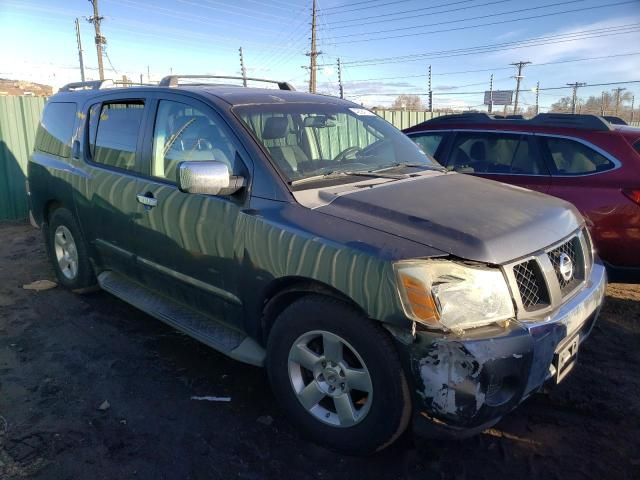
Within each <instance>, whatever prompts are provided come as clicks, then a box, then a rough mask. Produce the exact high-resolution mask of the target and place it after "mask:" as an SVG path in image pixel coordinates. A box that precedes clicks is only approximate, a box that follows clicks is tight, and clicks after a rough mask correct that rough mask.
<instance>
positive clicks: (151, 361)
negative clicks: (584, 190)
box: [0, 224, 640, 480]
mask: <svg viewBox="0 0 640 480" xmlns="http://www.w3.org/2000/svg"><path fill="white" fill-rule="evenodd" d="M53 278H54V277H53V272H52V270H51V268H50V267H49V264H48V263H47V260H46V258H45V252H44V247H43V244H42V241H41V237H40V233H39V232H38V231H37V230H34V229H32V228H31V227H29V226H27V225H22V224H21V225H16V224H3V225H0V478H1V479H12V478H23V477H28V478H35V479H56V480H65V479H96V480H97V479H109V480H111V479H125V478H140V479H154V480H156V479H205V478H206V479H218V478H220V479H234V478H238V479H249V480H254V479H255V480H258V479H270V478H279V479H281V478H295V479H300V480H304V479H319V480H326V479H333V478H352V479H359V478H372V479H396V478H402V479H405V478H406V479H432V478H433V479H455V480H461V479H472V478H492V479H494V478H508V479H510V480H513V479H524V478H537V479H555V478H557V479H562V480H571V479H582V478H597V479H603V478H606V479H632V478H634V479H637V478H640V449H639V448H638V446H639V445H640V373H639V371H640V369H639V366H640V286H630V285H611V286H610V287H609V289H608V291H607V294H608V295H607V302H606V306H605V308H604V311H603V314H602V316H601V318H600V321H599V323H598V324H597V325H596V327H595V329H594V331H593V334H592V337H591V338H590V339H589V340H588V341H587V342H585V344H583V347H584V348H583V349H582V351H581V352H580V364H579V366H578V367H577V368H576V369H575V370H574V372H573V373H572V374H571V375H570V376H569V378H567V379H566V380H565V382H564V383H563V384H561V385H560V386H559V387H557V388H556V389H555V390H553V391H552V392H551V393H550V394H548V395H546V394H545V395H542V394H539V395H536V396H534V397H532V398H531V399H529V400H528V401H526V402H525V403H524V404H523V405H521V406H520V407H519V408H518V409H517V410H516V411H514V412H513V413H511V414H510V415H508V416H507V417H506V418H505V419H504V420H503V421H502V422H500V423H499V424H498V425H497V426H496V427H495V428H494V429H492V430H490V431H487V432H485V433H483V434H481V435H479V436H477V437H474V438H471V439H468V440H464V441H426V440H423V439H420V438H417V437H414V436H413V435H411V434H407V435H405V436H404V437H403V438H402V439H401V440H400V441H399V442H398V443H397V444H396V445H394V446H393V447H391V448H390V449H388V450H386V451H384V452H382V453H381V454H378V455H375V456H372V457H369V458H352V457H345V456H340V455H337V454H335V453H332V452H330V451H327V450H325V449H323V448H321V447H317V446H315V445H314V444H312V443H310V442H308V441H306V440H305V439H303V438H301V437H300V436H299V434H298V433H297V432H296V431H295V429H293V428H292V427H291V425H290V424H289V423H288V422H287V420H286V418H285V416H284V415H283V412H281V411H280V410H279V408H278V405H277V404H276V403H275V401H274V399H273V397H272V394H271V392H270V390H269V386H268V383H267V379H266V375H265V373H264V372H263V371H262V370H261V369H258V368H254V367H250V366H247V365H243V364H240V363H238V362H235V361H233V360H230V359H228V358H226V357H224V356H223V355H221V354H218V353H216V352H214V351H212V350H210V349H208V348H207V347H205V346H202V345H200V344H199V343H198V342H196V341H195V340H191V339H190V338H188V337H186V336H184V335H181V334H179V333H178V332H176V331H175V330H173V329H171V328H169V327H167V326H165V325H164V324H162V323H161V322H159V321H157V320H155V319H153V318H151V317H148V316H146V315H144V314H142V313H141V312H139V311H137V310H135V309H134V308H133V307H130V306H128V305H127V304H125V303H123V302H121V301H120V300H118V299H116V298H114V297H112V296H110V295H108V294H107V293H104V292H97V293H93V294H89V295H83V296H80V295H76V294H73V293H70V292H68V291H65V290H63V289H61V288H55V289H53V290H49V291H44V292H33V291H27V290H24V289H22V285H23V284H25V283H29V282H32V281H34V280H39V279H53ZM201 395H215V396H229V397H231V402H229V403H218V402H205V401H195V400H191V397H192V396H201ZM105 400H106V401H108V403H109V408H107V409H104V410H101V409H99V407H100V406H101V405H103V402H104V401H105ZM103 406H105V405H103Z"/></svg>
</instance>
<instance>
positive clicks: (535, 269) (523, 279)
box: [513, 260, 549, 310]
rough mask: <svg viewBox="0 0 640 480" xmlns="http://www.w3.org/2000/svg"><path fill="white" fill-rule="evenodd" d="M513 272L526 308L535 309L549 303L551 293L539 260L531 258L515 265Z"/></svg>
mask: <svg viewBox="0 0 640 480" xmlns="http://www.w3.org/2000/svg"><path fill="white" fill-rule="evenodd" d="M513 274H514V276H515V277H516V283H517V284H518V291H519V292H520V298H521V299H522V306H523V307H524V308H525V309H526V310H535V309H537V308H541V307H544V306H545V305H548V304H549V294H548V292H547V287H546V285H545V283H544V278H543V277H542V272H541V271H540V266H539V265H538V262H537V261H535V260H529V261H527V262H523V263H520V264H518V265H516V266H515V267H513Z"/></svg>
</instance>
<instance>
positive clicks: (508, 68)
mask: <svg viewBox="0 0 640 480" xmlns="http://www.w3.org/2000/svg"><path fill="white" fill-rule="evenodd" d="M632 55H640V52H632V53H620V54H617V55H604V56H601V57H587V58H575V59H572V60H560V61H557V62H544V63H535V62H534V63H532V64H531V65H529V68H534V67H542V66H545V65H559V64H563V63H573V62H585V61H588V60H602V59H605V58H606V59H609V58H616V57H629V56H632ZM511 69H512V68H511V67H494V68H482V69H478V70H459V71H456V72H439V73H434V74H433V76H434V77H435V76H442V75H461V74H465V73H483V72H495V71H500V70H511ZM426 76H427V74H419V75H400V76H397V77H377V78H355V79H352V80H351V81H352V82H371V81H374V80H397V79H399V78H422V77H426Z"/></svg>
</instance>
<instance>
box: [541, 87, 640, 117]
mask: <svg viewBox="0 0 640 480" xmlns="http://www.w3.org/2000/svg"><path fill="white" fill-rule="evenodd" d="M632 97H633V94H632V93H631V92H628V91H627V92H621V93H620V103H619V105H618V116H619V117H621V118H624V119H625V120H627V121H629V120H631V98H632ZM549 111H550V112H556V113H569V112H571V97H562V98H561V99H560V100H558V101H557V102H555V103H554V104H552V105H551V107H550V109H549ZM615 111H616V93H615V90H612V91H610V92H604V93H603V94H601V95H591V96H590V97H587V98H586V99H585V98H581V97H578V99H577V102H576V112H577V113H591V114H594V115H602V114H604V115H615ZM635 118H637V115H636V117H635Z"/></svg>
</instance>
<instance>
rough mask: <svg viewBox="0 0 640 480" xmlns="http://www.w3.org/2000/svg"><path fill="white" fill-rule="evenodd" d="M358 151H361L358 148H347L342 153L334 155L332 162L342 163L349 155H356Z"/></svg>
mask: <svg viewBox="0 0 640 480" xmlns="http://www.w3.org/2000/svg"><path fill="white" fill-rule="evenodd" d="M360 151H362V148H360V147H347V148H345V149H344V150H343V151H341V152H340V153H339V154H338V155H336V156H335V158H334V159H333V160H334V161H335V162H342V161H343V160H344V159H345V158H347V157H348V156H349V155H351V154H354V153H358V152H360Z"/></svg>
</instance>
